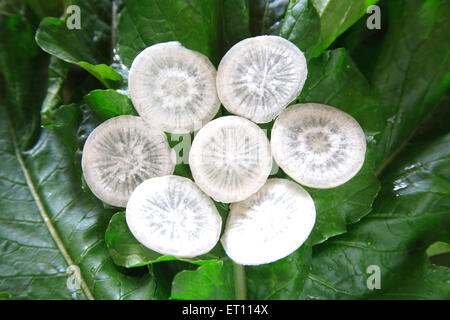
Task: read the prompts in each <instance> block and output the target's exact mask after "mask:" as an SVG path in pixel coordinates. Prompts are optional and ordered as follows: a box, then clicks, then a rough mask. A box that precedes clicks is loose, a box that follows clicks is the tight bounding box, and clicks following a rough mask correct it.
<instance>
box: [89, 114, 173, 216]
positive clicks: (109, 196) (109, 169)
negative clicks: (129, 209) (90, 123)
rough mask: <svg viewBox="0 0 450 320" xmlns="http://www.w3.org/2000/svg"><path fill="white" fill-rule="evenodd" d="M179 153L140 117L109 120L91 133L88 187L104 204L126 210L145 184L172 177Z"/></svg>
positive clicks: (162, 135)
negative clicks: (135, 192) (169, 175)
mask: <svg viewBox="0 0 450 320" xmlns="http://www.w3.org/2000/svg"><path fill="white" fill-rule="evenodd" d="M175 162H176V159H175V153H174V152H173V150H172V149H170V147H169V144H168V142H167V138H166V135H165V134H164V133H163V132H162V131H159V130H156V129H153V128H152V127H150V126H149V125H148V124H147V123H146V122H145V121H144V120H142V119H141V118H140V117H136V116H119V117H115V118H112V119H109V120H107V121H105V122H103V123H102V124H101V125H99V126H98V127H97V128H95V129H94V131H92V132H91V134H90V135H89V137H88V139H87V140H86V143H85V145H84V148H83V157H82V169H83V175H84V178H85V180H86V183H87V185H88V186H89V188H90V189H91V191H92V192H93V193H94V194H95V195H96V196H97V197H98V198H99V199H101V200H102V201H104V202H106V203H107V204H110V205H112V206H117V207H125V206H126V204H127V201H128V198H129V197H130V195H131V193H132V192H133V190H134V188H136V186H137V185H139V184H140V183H141V182H142V181H144V180H146V179H148V178H152V177H157V176H164V175H168V174H172V173H173V170H174V168H175Z"/></svg>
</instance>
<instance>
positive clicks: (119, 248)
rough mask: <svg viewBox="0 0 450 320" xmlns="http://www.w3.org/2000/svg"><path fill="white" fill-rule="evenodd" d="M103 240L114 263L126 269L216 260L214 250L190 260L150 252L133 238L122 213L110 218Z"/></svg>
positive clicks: (202, 262) (204, 262)
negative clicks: (159, 264) (166, 262)
mask: <svg viewBox="0 0 450 320" xmlns="http://www.w3.org/2000/svg"><path fill="white" fill-rule="evenodd" d="M105 239H106V244H107V245H108V249H109V252H110V254H111V257H112V259H113V260H114V262H115V263H116V264H117V265H119V266H123V267H127V268H130V267H138V266H144V265H147V264H151V263H155V262H161V261H171V260H180V261H185V262H191V263H194V264H199V265H202V264H207V263H211V262H214V261H217V259H218V256H217V255H215V254H214V250H213V251H211V252H210V253H207V254H205V255H202V256H199V257H195V258H190V259H187V258H186V259H177V258H175V257H173V256H168V255H162V254H160V253H158V252H155V251H153V250H150V249H148V248H146V247H144V246H143V245H142V244H140V243H139V242H138V241H137V240H136V239H135V238H134V236H133V234H132V233H131V231H130V230H129V229H128V226H127V222H126V220H125V213H124V212H118V213H116V214H115V215H114V216H113V217H112V218H111V221H110V222H109V225H108V228H107V230H106V234H105ZM216 251H217V250H216Z"/></svg>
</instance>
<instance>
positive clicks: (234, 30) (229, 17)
mask: <svg viewBox="0 0 450 320" xmlns="http://www.w3.org/2000/svg"><path fill="white" fill-rule="evenodd" d="M222 2H223V17H222V20H223V51H224V53H225V52H226V51H227V50H228V49H229V48H231V47H232V46H233V45H234V44H235V43H237V42H239V41H241V40H243V39H246V38H249V37H250V36H251V34H250V9H249V0H227V1H222Z"/></svg>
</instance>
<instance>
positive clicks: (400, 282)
mask: <svg viewBox="0 0 450 320" xmlns="http://www.w3.org/2000/svg"><path fill="white" fill-rule="evenodd" d="M449 147H450V135H448V134H447V135H446V136H444V137H442V138H439V139H437V140H435V141H425V142H422V143H420V144H415V145H410V147H409V148H408V150H407V152H405V153H404V154H403V155H402V156H401V157H400V158H399V159H397V161H396V163H397V164H396V165H395V167H392V168H391V171H390V173H389V174H388V175H385V176H384V177H383V178H382V185H383V188H382V191H381V193H380V197H379V198H378V199H377V201H376V202H375V204H374V211H373V212H372V213H371V214H370V215H368V216H367V217H365V218H364V219H363V220H362V221H361V222H359V223H358V224H355V225H353V226H352V227H351V229H350V231H349V232H348V233H347V234H345V235H342V236H339V237H337V238H334V239H331V240H329V241H327V242H326V243H325V244H323V245H320V246H318V247H317V248H316V250H315V251H314V254H313V260H312V268H311V273H310V275H309V279H308V280H307V285H306V287H305V294H306V297H307V298H314V299H316V298H322V299H354V298H372V299H448V298H450V286H449V283H450V271H449V269H448V268H445V267H437V266H434V265H430V264H429V263H428V257H427V255H426V254H425V250H426V249H427V247H428V246H429V245H430V244H431V243H433V242H435V241H438V240H443V241H446V242H449V240H450V234H449V230H450V216H449V214H448V213H449V209H450V202H449V199H450V197H449V196H450V182H449V181H450V157H449V155H448V150H449ZM371 265H375V266H378V267H379V268H380V271H381V283H380V285H381V289H372V290H370V289H368V287H367V285H366V282H367V280H368V278H369V276H370V275H371V274H370V273H368V271H367V268H368V267H369V266H371Z"/></svg>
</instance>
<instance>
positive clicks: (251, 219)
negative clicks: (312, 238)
mask: <svg viewBox="0 0 450 320" xmlns="http://www.w3.org/2000/svg"><path fill="white" fill-rule="evenodd" d="M315 220H316V210H315V207H314V202H313V200H312V199H311V197H310V195H309V194H308V192H306V191H305V190H304V189H303V188H302V187H301V186H299V185H298V184H296V183H294V182H292V181H289V180H286V179H269V180H268V181H267V182H266V184H265V185H264V186H263V187H262V188H261V189H260V190H259V191H258V192H257V193H255V194H254V195H252V196H251V197H250V198H248V199H246V200H244V201H240V202H236V203H233V204H231V206H230V212H229V214H228V218H227V223H226V226H225V232H224V234H223V236H222V239H221V242H222V245H223V247H224V249H225V251H226V253H227V255H228V256H229V257H230V258H231V259H232V260H233V261H234V262H236V263H238V264H242V265H259V264H264V263H270V262H274V261H276V260H279V259H282V258H284V257H286V256H287V255H289V254H291V253H292V252H294V251H295V250H297V249H298V248H299V247H300V246H301V245H302V244H303V242H304V241H305V240H306V239H307V238H308V236H309V234H310V233H311V230H312V228H313V226H314V223H315Z"/></svg>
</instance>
